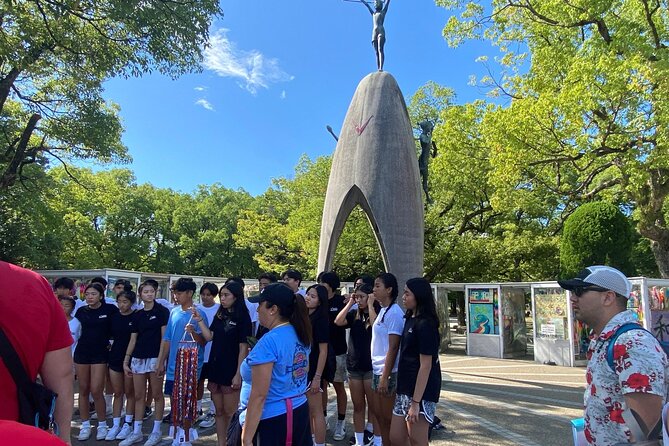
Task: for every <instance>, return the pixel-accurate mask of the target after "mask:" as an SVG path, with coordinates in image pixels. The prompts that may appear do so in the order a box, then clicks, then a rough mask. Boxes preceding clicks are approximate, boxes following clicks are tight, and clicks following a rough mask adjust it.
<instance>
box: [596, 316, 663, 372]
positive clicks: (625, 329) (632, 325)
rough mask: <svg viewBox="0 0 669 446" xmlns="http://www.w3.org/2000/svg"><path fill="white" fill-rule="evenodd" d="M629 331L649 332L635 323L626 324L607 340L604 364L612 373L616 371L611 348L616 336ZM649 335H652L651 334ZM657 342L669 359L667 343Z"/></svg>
mask: <svg viewBox="0 0 669 446" xmlns="http://www.w3.org/2000/svg"><path fill="white" fill-rule="evenodd" d="M630 330H643V331H645V332H647V333H650V331H648V330H646V329H645V328H643V327H642V326H641V325H639V324H638V323H636V322H627V323H626V324H623V325H621V326H620V327H618V329H617V330H616V332H615V333H614V334H613V336H611V337H610V338H609V345H608V347H607V348H606V362H607V363H608V364H609V367H611V370H613V371H614V372H615V371H616V368H615V365H614V364H613V347H614V346H615V345H616V341H617V340H618V336H620V335H621V334H623V333H627V332H628V331H630ZM650 334H651V335H652V333H650ZM653 338H655V336H653ZM657 342H659V343H660V345H661V346H662V350H664V354H665V355H667V357H669V342H666V341H660V340H658V341H657Z"/></svg>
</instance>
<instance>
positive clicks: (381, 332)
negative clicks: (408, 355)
mask: <svg viewBox="0 0 669 446" xmlns="http://www.w3.org/2000/svg"><path fill="white" fill-rule="evenodd" d="M386 313H387V314H386ZM384 314H385V315H386V316H385V318H384V317H383V315H384ZM382 319H383V322H381V320H382ZM403 330H404V312H403V311H402V309H401V308H400V306H399V305H397V303H394V304H393V305H391V306H389V307H383V308H381V311H379V315H378V316H377V317H376V320H375V321H374V325H373V326H372V371H373V372H374V374H375V375H381V374H382V373H383V366H384V364H385V362H386V353H388V347H389V340H388V336H389V335H398V336H402V331H403ZM399 359H400V355H399V351H398V352H397V356H396V357H395V364H394V365H393V370H392V372H393V373H395V372H397V363H398V362H399Z"/></svg>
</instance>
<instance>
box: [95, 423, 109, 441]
mask: <svg viewBox="0 0 669 446" xmlns="http://www.w3.org/2000/svg"><path fill="white" fill-rule="evenodd" d="M106 438H107V426H98V433H97V434H95V439H96V440H98V441H100V440H105V439H106Z"/></svg>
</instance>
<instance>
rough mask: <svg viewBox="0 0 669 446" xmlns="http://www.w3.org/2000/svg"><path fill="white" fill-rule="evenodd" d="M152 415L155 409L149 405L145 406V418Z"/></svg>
mask: <svg viewBox="0 0 669 446" xmlns="http://www.w3.org/2000/svg"><path fill="white" fill-rule="evenodd" d="M151 415H153V411H152V410H151V408H150V407H149V406H146V407H145V408H144V419H145V420H146V419H147V418H149V417H150V416H151Z"/></svg>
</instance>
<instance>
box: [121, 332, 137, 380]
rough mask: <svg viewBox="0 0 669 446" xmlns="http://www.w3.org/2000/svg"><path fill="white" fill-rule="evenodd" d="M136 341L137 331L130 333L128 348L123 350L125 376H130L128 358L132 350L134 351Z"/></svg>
mask: <svg viewBox="0 0 669 446" xmlns="http://www.w3.org/2000/svg"><path fill="white" fill-rule="evenodd" d="M136 343H137V333H131V334H130V342H128V348H127V349H126V350H125V358H123V371H124V372H125V374H126V376H132V371H130V358H131V357H132V352H134V351H135V344H136Z"/></svg>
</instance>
